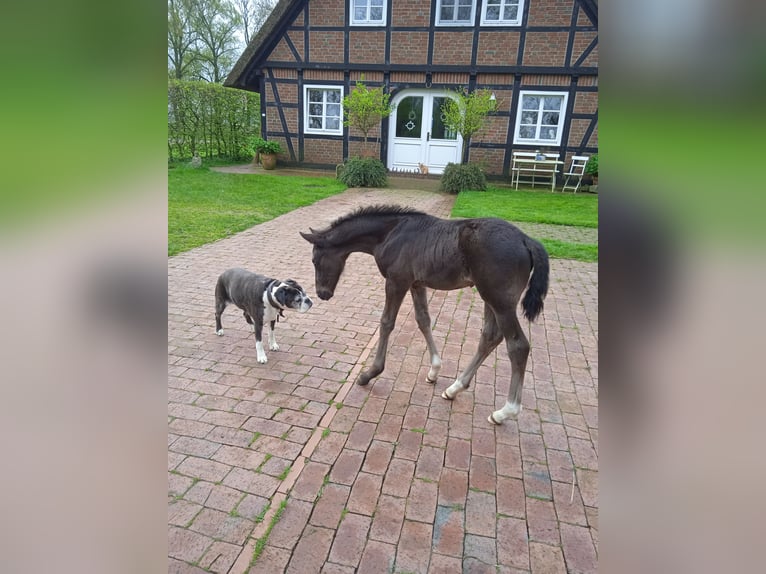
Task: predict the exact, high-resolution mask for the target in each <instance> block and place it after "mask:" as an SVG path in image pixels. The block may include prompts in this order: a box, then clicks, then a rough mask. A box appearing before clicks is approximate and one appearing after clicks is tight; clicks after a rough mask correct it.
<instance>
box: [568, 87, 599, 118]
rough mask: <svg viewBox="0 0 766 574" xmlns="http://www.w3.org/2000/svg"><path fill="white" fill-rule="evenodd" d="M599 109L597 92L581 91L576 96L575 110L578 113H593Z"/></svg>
mask: <svg viewBox="0 0 766 574" xmlns="http://www.w3.org/2000/svg"><path fill="white" fill-rule="evenodd" d="M596 110H598V94H597V93H595V92H579V93H578V94H577V95H576V96H575V101H574V108H573V111H574V113H576V114H593V113H596Z"/></svg>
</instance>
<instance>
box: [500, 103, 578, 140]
mask: <svg viewBox="0 0 766 574" xmlns="http://www.w3.org/2000/svg"><path fill="white" fill-rule="evenodd" d="M519 96H520V98H519V109H518V110H517V113H516V132H515V134H514V138H513V143H517V144H525V143H529V144H541V145H549V146H557V145H560V144H561V130H562V129H563V127H564V115H565V114H566V108H567V97H568V95H567V93H566V92H532V91H524V90H522V91H521V92H520V94H519Z"/></svg>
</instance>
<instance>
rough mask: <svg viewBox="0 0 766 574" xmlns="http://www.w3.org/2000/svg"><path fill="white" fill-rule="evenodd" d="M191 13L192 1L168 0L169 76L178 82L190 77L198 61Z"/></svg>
mask: <svg viewBox="0 0 766 574" xmlns="http://www.w3.org/2000/svg"><path fill="white" fill-rule="evenodd" d="M191 13H192V7H191V1H190V0H168V75H169V76H170V77H172V78H175V79H178V80H180V79H182V78H186V77H190V76H191V71H192V69H193V67H194V65H195V64H196V61H197V51H196V42H197V34H196V32H195V31H194V28H193V27H192V25H191Z"/></svg>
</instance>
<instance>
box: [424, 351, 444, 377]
mask: <svg viewBox="0 0 766 574" xmlns="http://www.w3.org/2000/svg"><path fill="white" fill-rule="evenodd" d="M441 369H442V360H441V358H439V355H434V356H432V357H431V368H430V369H429V370H428V376H426V382H427V383H432V384H433V383H435V382H436V379H438V378H439V371H441Z"/></svg>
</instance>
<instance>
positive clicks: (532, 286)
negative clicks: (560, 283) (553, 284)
mask: <svg viewBox="0 0 766 574" xmlns="http://www.w3.org/2000/svg"><path fill="white" fill-rule="evenodd" d="M524 245H525V246H526V248H527V249H528V250H529V254H530V255H531V256H532V277H530V279H529V285H527V292H526V293H525V294H524V299H522V301H521V306H522V308H523V309H524V316H525V317H526V318H527V320H528V321H534V320H535V319H536V318H537V316H538V315H539V314H540V313H541V312H542V310H543V299H545V296H546V295H547V294H548V274H549V272H550V267H549V264H548V252H547V251H546V250H545V247H543V245H542V243H540V242H539V241H537V240H535V239H532V238H531V237H525V238H524Z"/></svg>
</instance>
